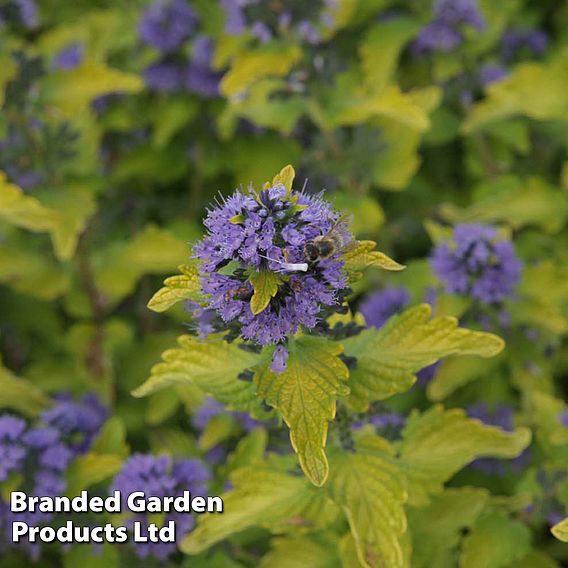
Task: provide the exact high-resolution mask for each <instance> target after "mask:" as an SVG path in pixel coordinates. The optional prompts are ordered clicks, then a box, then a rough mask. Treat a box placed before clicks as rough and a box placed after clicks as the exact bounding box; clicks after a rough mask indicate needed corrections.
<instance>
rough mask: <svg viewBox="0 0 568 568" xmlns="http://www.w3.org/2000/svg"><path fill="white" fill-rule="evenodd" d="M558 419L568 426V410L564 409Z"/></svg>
mask: <svg viewBox="0 0 568 568" xmlns="http://www.w3.org/2000/svg"><path fill="white" fill-rule="evenodd" d="M558 421H559V422H560V424H562V426H565V427H566V428H568V410H564V411H562V412H561V413H560V414H559V415H558Z"/></svg>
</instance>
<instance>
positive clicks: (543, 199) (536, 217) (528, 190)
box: [442, 176, 568, 233]
mask: <svg viewBox="0 0 568 568" xmlns="http://www.w3.org/2000/svg"><path fill="white" fill-rule="evenodd" d="M442 215H443V216H444V217H445V218H446V219H448V220H449V221H452V222H453V223H472V222H485V223H495V222H505V223H507V224H508V225H510V226H511V227H513V228H515V229H520V228H521V227H524V226H527V225H532V226H538V227H541V228H542V229H543V230H544V231H546V232H547V233H556V232H558V231H559V230H560V229H561V228H562V227H563V226H564V223H565V221H566V218H567V217H568V198H567V196H566V195H565V194H564V193H562V192H561V191H559V190H558V189H556V188H554V187H552V186H550V185H549V184H548V183H546V182H545V181H544V180H543V179H541V178H537V177H531V178H529V179H527V180H522V179H519V178H517V177H515V176H503V177H501V178H498V179H495V180H488V181H485V182H484V183H483V184H481V185H480V186H478V187H477V188H476V190H475V192H474V203H473V204H472V205H470V206H469V207H467V208H465V209H461V208H459V207H456V206H455V205H451V204H446V205H444V206H443V208H442Z"/></svg>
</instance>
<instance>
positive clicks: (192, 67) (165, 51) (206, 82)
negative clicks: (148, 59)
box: [138, 0, 221, 98]
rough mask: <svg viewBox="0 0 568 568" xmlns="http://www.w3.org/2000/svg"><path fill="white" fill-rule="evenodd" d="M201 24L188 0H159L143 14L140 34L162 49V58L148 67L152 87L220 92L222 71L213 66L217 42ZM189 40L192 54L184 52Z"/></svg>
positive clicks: (213, 94) (205, 93) (205, 94)
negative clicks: (206, 33) (213, 40)
mask: <svg viewBox="0 0 568 568" xmlns="http://www.w3.org/2000/svg"><path fill="white" fill-rule="evenodd" d="M199 24H200V18H199V15H198V13H197V12H196V11H195V10H194V9H193V8H192V7H191V6H190V5H189V4H188V3H187V2H186V0H156V1H155V2H154V3H153V4H152V5H151V6H150V7H149V8H148V9H147V10H146V12H145V13H144V14H143V16H142V19H141V21H140V25H139V27H138V34H139V37H140V39H141V41H142V42H143V43H144V44H146V45H149V46H151V47H153V48H155V49H156V50H158V51H159V53H160V58H159V59H158V61H156V62H155V63H152V64H151V65H149V66H148V67H147V68H146V70H145V71H144V79H145V81H146V84H147V85H148V86H149V87H150V88H151V89H154V90H156V91H161V92H171V91H180V90H183V89H186V90H188V91H190V92H193V93H196V94H198V95H200V96H202V97H204V98H212V97H216V96H218V94H219V81H220V78H221V74H220V73H218V72H217V71H215V70H214V69H213V68H212V57H213V44H212V41H211V40H210V39H209V38H207V37H206V36H205V35H203V34H202V33H201V32H200V29H199ZM188 41H189V42H190V46H189V51H190V53H191V55H190V56H189V57H188V56H187V55H186V54H185V53H184V49H186V48H187V47H188V46H187V42H188Z"/></svg>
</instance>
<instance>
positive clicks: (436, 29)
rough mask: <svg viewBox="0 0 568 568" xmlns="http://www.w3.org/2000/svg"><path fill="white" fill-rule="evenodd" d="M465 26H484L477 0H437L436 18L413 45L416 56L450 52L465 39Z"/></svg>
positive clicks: (479, 27)
mask: <svg viewBox="0 0 568 568" xmlns="http://www.w3.org/2000/svg"><path fill="white" fill-rule="evenodd" d="M464 26H469V27H471V28H473V29H476V30H482V29H483V27H484V21H483V17H482V15H481V13H480V11H479V8H478V6H477V0H436V2H435V4H434V20H433V21H432V22H431V23H429V24H428V25H427V26H425V27H424V28H423V29H422V30H421V32H420V34H419V35H418V37H417V38H416V40H415V41H414V43H413V45H412V52H413V54H414V55H416V56H422V55H429V54H431V53H434V52H437V51H439V52H450V51H453V50H454V49H456V48H457V47H458V46H459V45H461V44H462V43H463V41H464V33H463V28H464Z"/></svg>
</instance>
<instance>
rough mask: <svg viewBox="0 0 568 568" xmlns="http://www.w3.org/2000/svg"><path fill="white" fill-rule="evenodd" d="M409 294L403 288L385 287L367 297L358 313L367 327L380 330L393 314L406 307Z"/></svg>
mask: <svg viewBox="0 0 568 568" xmlns="http://www.w3.org/2000/svg"><path fill="white" fill-rule="evenodd" d="M409 302H410V293H409V292H408V290H407V289H406V288H404V287H403V286H399V287H396V288H395V287H387V288H384V289H383V290H379V291H377V292H374V293H372V294H370V295H369V296H367V297H366V298H365V299H364V300H363V302H361V306H360V307H359V311H360V312H361V313H362V314H363V317H364V318H365V322H366V323H367V325H368V326H371V327H376V328H380V327H383V325H385V323H386V322H387V321H388V320H389V319H390V318H391V317H392V316H394V315H395V314H398V313H400V312H402V310H404V308H406V307H407V306H408V304H409Z"/></svg>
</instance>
